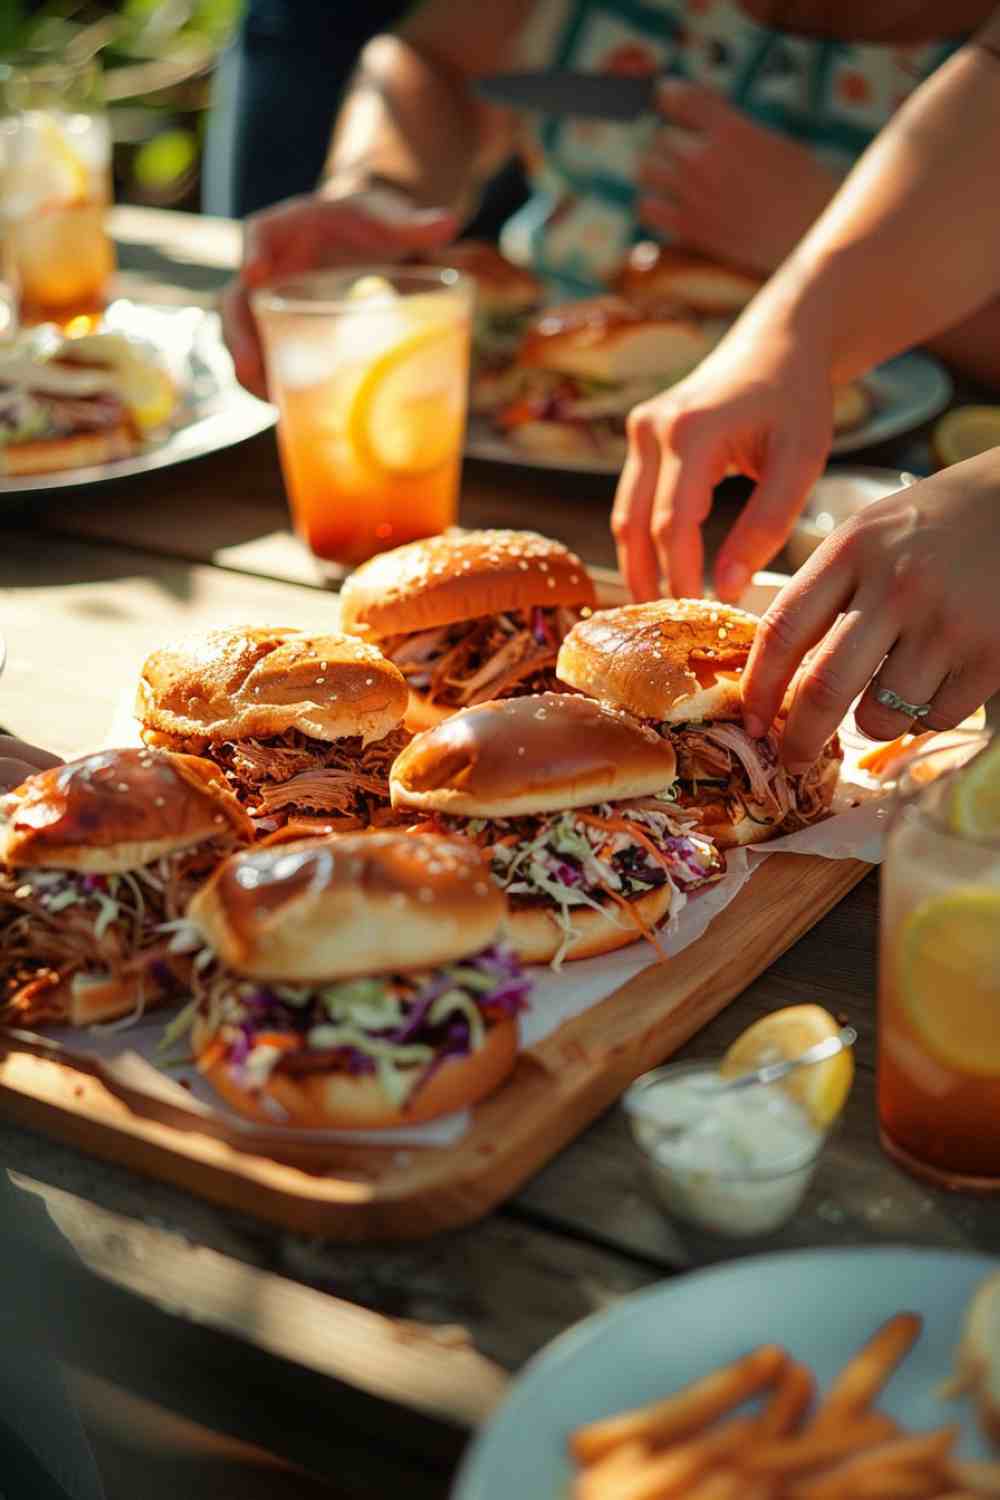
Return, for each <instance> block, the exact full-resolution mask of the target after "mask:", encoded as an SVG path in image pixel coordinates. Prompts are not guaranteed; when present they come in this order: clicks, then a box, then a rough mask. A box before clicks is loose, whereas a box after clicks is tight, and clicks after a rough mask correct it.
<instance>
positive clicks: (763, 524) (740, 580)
mask: <svg viewBox="0 0 1000 1500" xmlns="http://www.w3.org/2000/svg"><path fill="white" fill-rule="evenodd" d="M827 446H828V445H827ZM825 451H826V449H825V448H824V447H823V445H822V444H815V443H811V442H803V441H801V439H800V438H799V437H797V436H796V437H795V438H792V439H791V440H786V441H784V442H782V441H781V440H780V439H778V440H776V441H775V442H774V443H773V444H772V445H771V451H769V454H768V459H767V465H766V467H765V469H764V472H763V474H762V475H761V478H760V482H759V484H758V485H757V488H756V489H755V490H754V492H753V494H752V495H751V496H750V499H749V500H748V501H747V503H746V505H745V506H744V507H743V510H742V512H741V514H740V516H739V518H738V520H737V521H736V524H735V525H734V526H733V528H732V530H731V531H730V532H729V535H728V536H727V537H726V540H725V541H724V543H723V544H722V546H721V548H720V549H719V556H718V558H717V559H716V566H715V587H716V592H717V593H718V595H719V598H720V599H724V600H726V601H727V602H732V601H734V600H736V599H738V598H739V597H740V595H741V594H742V592H743V590H744V589H745V588H746V586H747V584H748V583H749V582H750V580H751V578H752V577H753V575H754V573H755V572H756V571H757V569H758V568H763V567H765V566H766V565H767V564H768V563H769V562H770V561H771V559H772V557H774V555H775V553H776V552H780V550H781V548H782V547H783V546H784V544H785V542H786V541H787V539H788V534H789V532H790V531H791V529H792V526H793V525H794V524H795V519H796V517H797V516H798V514H799V511H800V510H801V509H802V505H803V502H804V500H805V497H806V495H807V494H808V493H809V491H810V490H811V489H812V487H813V485H814V484H815V483H816V480H817V479H818V478H819V476H820V474H821V473H822V472H823V461H824V460H823V457H821V456H820V455H821V454H822V455H825Z"/></svg>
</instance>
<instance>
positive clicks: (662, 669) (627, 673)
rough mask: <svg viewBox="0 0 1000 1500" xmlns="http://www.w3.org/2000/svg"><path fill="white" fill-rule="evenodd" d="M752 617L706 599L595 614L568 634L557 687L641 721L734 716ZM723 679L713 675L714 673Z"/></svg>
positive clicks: (752, 631) (633, 606)
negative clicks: (560, 684) (566, 686)
mask: <svg viewBox="0 0 1000 1500" xmlns="http://www.w3.org/2000/svg"><path fill="white" fill-rule="evenodd" d="M756 630H757V616H756V615H752V614H749V613H748V612H747V611H746V610H742V609H734V608H733V607H732V606H731V605H728V604H717V603H715V602H713V601H712V600H710V599H656V600H654V601H653V602H651V603H649V604H627V605H625V606H624V607H623V608H621V609H605V610H599V611H598V612H597V613H596V614H594V615H591V617H590V618H589V619H587V620H581V621H580V622H579V623H578V624H577V625H574V626H573V629H572V630H571V631H570V632H569V634H568V635H567V637H566V639H565V640H564V641H563V644H562V648H561V650H560V652H559V659H558V662H557V665H556V671H557V672H558V674H559V677H560V678H561V679H562V681H563V682H565V683H568V684H569V686H570V687H575V688H577V689H578V690H579V691H580V692H582V693H589V694H590V695H591V696H592V697H594V698H598V699H600V700H601V701H602V702H605V703H611V704H614V705H615V706H616V707H617V708H624V709H627V710H628V712H629V713H633V714H637V715H638V716H639V717H640V718H644V719H666V720H674V721H678V722H679V721H681V720H683V719H685V718H704V717H708V718H734V717H735V718H738V717H739V715H740V697H739V682H738V680H735V681H734V680H733V677H734V676H735V674H738V673H740V672H742V670H743V667H744V666H745V665H746V661H747V657H748V655H749V652H750V647H751V646H752V644H753V639H754V635H755V633H756ZM716 669H718V671H720V672H725V673H729V674H730V677H729V679H725V678H723V679H718V678H715V670H716Z"/></svg>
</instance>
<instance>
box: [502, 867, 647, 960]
mask: <svg viewBox="0 0 1000 1500" xmlns="http://www.w3.org/2000/svg"><path fill="white" fill-rule="evenodd" d="M672 896H673V892H672V891H671V888H670V886H669V885H661V886H656V887H655V888H654V889H653V890H650V891H646V892H645V893H644V894H643V895H641V896H635V897H633V898H632V899H631V900H629V902H628V903H627V904H628V905H629V906H630V907H631V908H632V909H633V911H635V913H636V915H637V917H639V918H640V919H641V925H640V922H631V921H630V920H629V918H628V916H627V914H626V913H625V912H624V911H622V910H621V908H620V907H618V906H612V905H610V904H609V906H608V910H607V912H606V913H605V912H602V911H595V910H594V909H593V907H590V906H578V907H574V908H573V915H572V923H573V929H574V931H575V933H576V936H575V937H574V938H573V940H572V941H571V943H570V944H569V947H568V948H563V932H562V928H561V927H560V926H559V924H558V922H557V921H556V920H555V917H554V916H552V915H551V914H550V912H549V911H548V910H547V909H546V907H544V906H541V905H539V906H522V907H518V906H514V907H512V909H511V913H510V917H509V920H508V928H507V935H508V938H509V940H510V942H511V943H512V945H513V947H514V949H515V951H516V952H517V956H518V958H520V960H521V962H522V963H526V964H550V963H551V962H552V960H553V959H554V958H555V957H556V955H557V953H559V952H560V950H562V954H563V958H564V959H578V958H596V956H597V955H598V954H599V953H613V952H614V951H615V949H617V948H626V947H628V945H629V944H630V943H636V942H638V941H639V939H640V938H641V937H642V935H643V934H642V927H647V928H652V927H657V926H659V924H660V923H661V922H662V921H663V919H664V917H665V916H666V915H667V913H668V912H669V911H670V904H671V900H672Z"/></svg>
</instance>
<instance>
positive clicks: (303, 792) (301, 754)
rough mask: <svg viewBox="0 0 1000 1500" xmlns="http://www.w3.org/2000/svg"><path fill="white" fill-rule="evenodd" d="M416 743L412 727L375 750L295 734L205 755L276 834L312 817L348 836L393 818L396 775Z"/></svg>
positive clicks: (216, 748)
mask: <svg viewBox="0 0 1000 1500" xmlns="http://www.w3.org/2000/svg"><path fill="white" fill-rule="evenodd" d="M408 739H409V736H408V735H407V733H406V731H405V730H404V729H396V730H393V732H392V734H388V735H386V737H385V739H382V740H373V741H372V742H371V743H370V744H368V745H365V744H362V741H361V739H360V738H359V737H358V736H352V737H350V738H347V739H341V740H316V739H311V738H310V737H309V735H305V734H302V733H300V732H299V730H297V729H289V730H287V731H286V732H285V733H284V734H279V735H274V736H272V737H271V738H269V739H261V740H239V741H231V740H230V741H226V742H225V743H224V744H221V745H209V746H207V747H206V748H205V749H204V750H203V751H202V752H201V753H202V754H203V755H206V756H208V757H209V758H210V759H211V760H214V761H215V762H216V763H217V764H218V765H219V766H221V768H222V770H223V771H224V772H225V774H226V777H227V779H228V781H229V784H230V786H231V787H232V789H233V791H234V792H235V793H236V795H237V797H239V799H240V801H241V802H242V803H244V804H245V805H246V807H247V808H248V810H249V812H250V813H251V815H252V816H254V817H256V818H258V819H262V820H264V821H265V822H266V825H267V827H268V828H269V829H277V828H280V827H281V826H282V825H283V824H284V823H285V822H286V821H287V820H288V819H289V818H292V817H295V816H296V815H297V814H302V813H305V814H319V815H321V816H327V817H332V818H335V819H336V820H337V827H338V829H340V830H343V831H344V832H347V831H348V830H349V829H355V828H368V827H370V826H371V825H372V824H379V823H382V822H384V821H385V820H386V817H387V815H388V813H389V770H390V767H391V766H392V763H393V761H394V760H395V759H396V756H397V755H398V754H399V752H400V751H401V750H402V749H403V747H404V745H405V744H406V743H407V740H408Z"/></svg>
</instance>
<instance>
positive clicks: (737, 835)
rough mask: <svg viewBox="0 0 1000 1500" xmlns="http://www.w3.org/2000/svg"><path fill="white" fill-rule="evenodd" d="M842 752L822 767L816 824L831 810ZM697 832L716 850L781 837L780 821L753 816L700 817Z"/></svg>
mask: <svg viewBox="0 0 1000 1500" xmlns="http://www.w3.org/2000/svg"><path fill="white" fill-rule="evenodd" d="M843 758H844V757H843V752H841V751H839V750H838V751H837V752H836V753H835V754H834V753H831V755H830V757H829V759H828V761H827V763H826V765H825V766H824V768H823V780H822V787H823V811H822V813H821V814H820V816H819V817H817V818H813V819H812V822H813V823H819V822H822V820H823V818H824V817H826V815H827V814H828V813H829V811H830V804H831V802H832V801H833V794H834V792H835V791H836V788H837V782H838V780H839V779H840V766H841V762H842V760H843ZM687 810H688V812H693V813H699V811H700V810H699V808H698V807H697V806H693V807H689V808H688V809H687ZM698 832H699V833H702V834H704V835H705V837H706V838H710V839H712V840H713V841H714V843H715V846H716V848H717V849H722V850H726V849H739V848H742V847H744V846H746V845H747V844H766V843H767V842H768V840H769V839H776V838H779V837H780V836H781V833H782V829H781V826H780V824H779V825H778V826H777V827H776V826H775V825H774V824H773V823H771V824H767V823H755V822H754V821H753V819H752V818H750V817H747V816H746V815H744V816H743V817H742V818H741V819H740V820H739V822H738V823H731V822H730V821H729V819H728V818H726V819H724V820H723V819H713V818H712V817H711V816H710V815H709V816H699V820H698Z"/></svg>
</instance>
